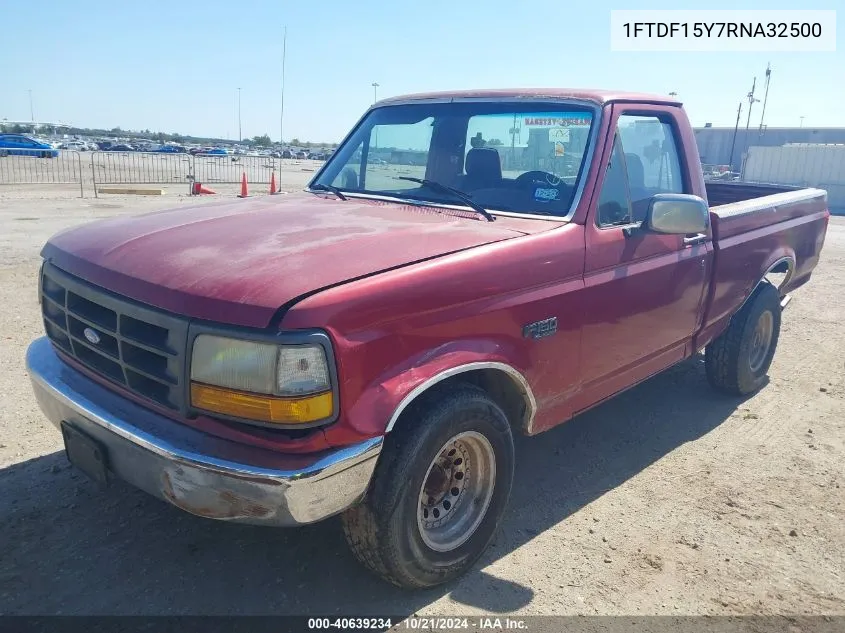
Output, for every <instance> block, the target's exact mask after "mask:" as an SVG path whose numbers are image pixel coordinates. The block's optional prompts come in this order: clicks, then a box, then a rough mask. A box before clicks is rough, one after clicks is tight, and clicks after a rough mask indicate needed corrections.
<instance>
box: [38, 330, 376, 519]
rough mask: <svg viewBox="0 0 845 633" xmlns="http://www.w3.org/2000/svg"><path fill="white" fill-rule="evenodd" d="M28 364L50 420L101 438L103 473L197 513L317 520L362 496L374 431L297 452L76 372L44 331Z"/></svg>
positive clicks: (372, 461) (367, 479)
mask: <svg viewBox="0 0 845 633" xmlns="http://www.w3.org/2000/svg"><path fill="white" fill-rule="evenodd" d="M26 365H27V370H28V371H29V375H30V378H31V380H32V386H33V389H34V390H35V397H36V399H37V400H38V404H39V406H40V407H41V410H42V411H43V412H44V414H45V415H46V416H47V418H48V419H49V420H50V421H51V422H52V423H53V424H55V425H56V426H57V427H60V425H61V423H62V422H66V423H68V424H70V425H72V426H73V427H74V428H76V429H77V430H79V431H82V432H83V433H84V434H85V435H87V436H88V437H90V438H91V439H93V440H95V441H96V442H98V443H99V444H100V445H101V446H102V447H103V448H104V450H105V453H106V461H107V465H108V470H109V472H110V473H112V474H114V475H116V476H117V477H119V478H120V479H123V480H125V481H127V482H129V483H130V484H132V485H134V486H136V487H138V488H140V489H142V490H145V491H146V492H148V493H150V494H152V495H154V496H156V497H159V498H160V499H163V500H165V501H167V502H169V503H171V504H173V505H175V506H177V507H179V508H181V509H183V510H185V511H187V512H190V513H191V514H195V515H198V516H202V517H207V518H211V519H221V520H224V521H235V522H239V523H252V524H265V525H285V526H290V525H302V524H306V523H314V522H315V521H319V520H321V519H324V518H326V517H329V516H331V515H333V514H337V513H338V512H341V511H343V510H345V509H346V508H348V507H349V506H351V505H354V504H355V503H357V502H358V501H359V500H360V499H361V498H362V497H363V495H364V493H365V492H366V490H367V486H368V485H369V482H370V478H371V477H372V474H373V471H374V469H375V466H376V461H377V458H378V456H379V453H380V452H381V447H382V442H383V438H381V437H378V438H373V439H370V440H367V441H365V442H362V443H360V444H355V445H353V446H348V447H344V448H340V449H333V450H332V451H326V452H323V453H319V454H316V455H294V454H281V453H277V452H274V451H269V450H265V449H262V448H256V447H252V446H247V445H244V444H239V443H235V442H232V441H229V440H224V439H221V438H218V437H214V436H212V435H208V434H206V433H202V432H200V431H197V430H195V429H192V428H190V427H187V426H185V425H183V424H180V423H178V422H175V421H173V420H170V419H169V418H166V417H164V416H161V415H158V414H156V413H154V412H152V411H150V410H148V409H146V408H144V407H141V406H139V405H137V404H135V403H133V402H131V401H129V400H126V399H125V398H122V397H120V396H119V395H117V394H116V393H114V392H112V391H110V390H108V389H106V388H104V387H102V386H100V385H99V384H97V383H95V382H94V381H92V380H90V379H88V378H87V377H86V376H83V375H82V374H81V373H79V372H78V371H76V370H74V369H72V368H71V367H70V366H68V365H67V364H66V363H64V362H63V361H62V360H61V359H60V358H59V357H58V356H57V355H56V352H55V351H54V350H53V347H52V344H51V343H50V341H49V340H48V339H47V338H46V337H44V338H40V339H37V340H36V341H34V342H33V343H32V344H31V345H30V346H29V349H28V350H27V353H26Z"/></svg>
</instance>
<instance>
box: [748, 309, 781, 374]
mask: <svg viewBox="0 0 845 633" xmlns="http://www.w3.org/2000/svg"><path fill="white" fill-rule="evenodd" d="M774 329H775V317H774V316H773V315H772V313H771V312H769V311H768V310H766V311H765V312H763V313H762V314H761V315H760V318H759V319H757V326H756V327H755V328H754V334H753V335H752V337H751V351H750V353H749V358H748V364H749V365H750V366H751V371H752V372H757V371H759V369H760V368H761V367H762V366H763V363H765V362H766V356H768V355H769V347H771V344H772V332H773V331H774Z"/></svg>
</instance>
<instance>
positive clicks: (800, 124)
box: [798, 116, 804, 127]
mask: <svg viewBox="0 0 845 633" xmlns="http://www.w3.org/2000/svg"><path fill="white" fill-rule="evenodd" d="M798 118H799V119H801V123H799V124H798V127H804V117H802V116H800V117H798Z"/></svg>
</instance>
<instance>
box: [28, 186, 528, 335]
mask: <svg viewBox="0 0 845 633" xmlns="http://www.w3.org/2000/svg"><path fill="white" fill-rule="evenodd" d="M448 213H449V212H446V213H438V212H435V211H434V210H432V209H430V208H419V207H413V206H405V205H400V204H393V203H386V202H381V201H373V200H356V199H349V200H347V201H340V200H336V199H334V198H329V197H324V196H315V195H313V194H308V193H300V194H293V195H279V196H272V197H270V196H266V197H262V198H256V199H250V200H237V201H227V202H224V203H212V204H206V205H200V206H190V207H183V208H178V209H173V210H168V211H160V212H155V213H149V214H146V215H142V216H134V217H119V218H111V219H108V220H102V221H98V222H94V223H91V224H86V225H84V226H81V227H77V228H73V229H70V230H67V231H64V232H61V233H59V234H57V235H55V236H54V237H52V238H51V239H50V241H49V242H47V244H46V245H45V246H44V249H43V250H42V252H41V254H42V256H43V257H44V258H45V259H48V260H50V261H52V263H54V264H55V265H56V266H58V267H59V268H62V269H63V270H65V271H66V272H68V273H71V274H73V275H76V276H78V277H81V278H83V279H85V280H87V281H89V282H91V283H93V284H96V285H98V286H100V287H102V288H105V289H107V290H110V291H112V292H115V293H118V294H120V295H123V296H126V297H130V298H132V299H135V300H137V301H141V302H143V303H146V304H149V305H152V306H156V307H158V308H162V309H164V310H168V311H171V312H175V313H177V314H182V315H186V316H190V317H195V318H198V319H207V320H211V321H216V322H220V323H229V324H234V325H243V326H249V327H266V326H268V325H269V324H270V322H271V320H272V318H273V315H274V314H275V313H276V312H277V311H278V309H279V308H280V307H281V306H283V305H285V304H287V303H289V302H291V301H293V300H295V299H296V298H297V297H300V296H302V295H304V294H310V293H313V292H314V291H317V290H320V289H321V288H325V287H328V286H334V285H337V284H340V283H343V282H345V281H349V280H352V279H356V278H360V277H365V276H367V275H372V274H374V273H378V272H381V271H385V270H388V269H391V268H396V267H400V266H403V265H407V264H411V263H414V262H418V261H421V260H426V259H430V258H433V257H437V256H440V255H444V254H447V253H451V252H456V251H460V250H463V249H467V248H471V247H473V246H480V245H482V244H488V243H491V242H496V241H500V240H504V239H508V238H512V237H518V236H520V235H522V234H523V232H522V231H520V230H517V229H516V228H513V227H511V228H508V226H506V223H505V222H495V223H487V222H484V221H479V220H477V219H475V218H466V217H455V216H454V214H451V215H449V214H448ZM520 228H521V227H520Z"/></svg>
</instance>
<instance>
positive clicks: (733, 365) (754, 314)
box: [704, 283, 781, 396]
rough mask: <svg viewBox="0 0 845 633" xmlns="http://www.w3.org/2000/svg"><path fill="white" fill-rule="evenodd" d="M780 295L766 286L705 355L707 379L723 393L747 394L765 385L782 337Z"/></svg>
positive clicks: (770, 286) (761, 288) (736, 316)
mask: <svg viewBox="0 0 845 633" xmlns="http://www.w3.org/2000/svg"><path fill="white" fill-rule="evenodd" d="M780 317H781V307H780V295H779V294H778V291H777V289H776V288H775V287H774V286H773V285H772V284H770V283H764V284H763V285H761V286H760V288H759V289H758V290H757V291H756V292H755V293H754V295H753V296H752V297H751V299H750V300H749V301H748V303H747V304H745V305H744V306H743V307H742V309H741V310H740V311H739V312H737V313H736V314H735V315H734V317H733V318H732V319H731V323H730V325H729V326H728V328H727V329H726V330H725V331H724V332H722V334H721V335H719V337H718V338H716V339H715V340H714V341H713V342H712V343H710V345H708V346H707V350H706V352H705V355H704V361H705V368H706V371H707V379H708V381H709V382H710V384H711V385H712V386H713V387H715V388H716V389H718V390H720V391H724V392H726V393H730V394H734V395H740V396H743V395H747V394H750V393H753V392H755V391H757V390H758V389H759V388H760V387H762V386H763V383H764V382H765V380H766V374H767V373H768V371H769V367H770V366H771V364H772V359H773V358H774V356H775V349H776V348H777V344H778V337H779V336H780Z"/></svg>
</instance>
